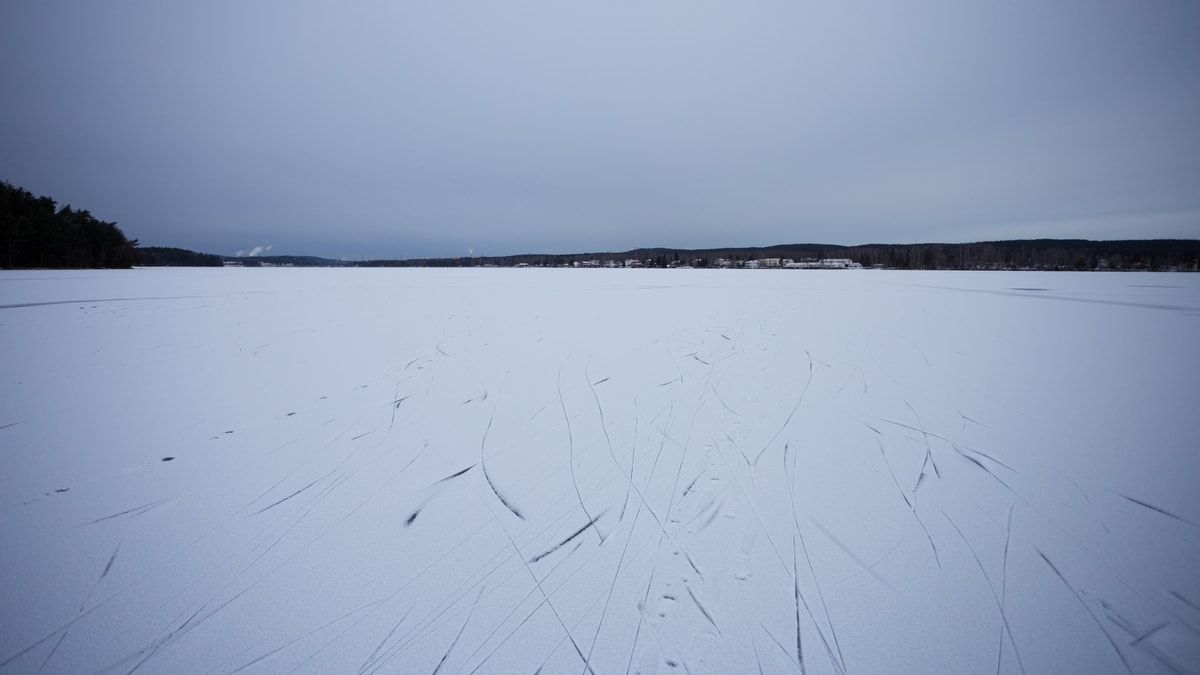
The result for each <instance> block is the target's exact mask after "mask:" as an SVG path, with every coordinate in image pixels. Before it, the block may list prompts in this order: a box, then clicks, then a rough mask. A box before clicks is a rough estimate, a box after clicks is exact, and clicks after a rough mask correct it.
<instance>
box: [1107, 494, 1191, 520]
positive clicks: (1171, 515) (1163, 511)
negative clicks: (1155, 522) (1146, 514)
mask: <svg viewBox="0 0 1200 675" xmlns="http://www.w3.org/2000/svg"><path fill="white" fill-rule="evenodd" d="M1113 494H1115V495H1117V496H1118V497H1120V498H1122V499H1126V500H1129V501H1131V502H1133V503H1134V504H1137V505H1138V506H1142V507H1145V508H1147V509H1150V510H1151V511H1155V512H1157V513H1161V514H1162V515H1164V516H1167V517H1168V518H1174V519H1175V520H1178V521H1179V522H1181V523H1187V524H1188V525H1191V526H1192V527H1200V526H1197V525H1196V523H1193V522H1192V521H1190V520H1188V519H1187V518H1184V517H1183V516H1178V515H1175V514H1174V513H1171V512H1170V511H1168V510H1166V509H1162V508H1159V507H1157V506H1155V505H1153V504H1148V503H1146V502H1144V501H1142V500H1140V499H1134V498H1133V497H1130V496H1129V495H1123V494H1121V493H1120V492H1114V493H1113Z"/></svg>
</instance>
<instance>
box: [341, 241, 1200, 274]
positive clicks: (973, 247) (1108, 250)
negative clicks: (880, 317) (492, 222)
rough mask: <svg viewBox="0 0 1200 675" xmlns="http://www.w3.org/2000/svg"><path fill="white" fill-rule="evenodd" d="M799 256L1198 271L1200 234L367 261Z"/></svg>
mask: <svg viewBox="0 0 1200 675" xmlns="http://www.w3.org/2000/svg"><path fill="white" fill-rule="evenodd" d="M769 258H780V259H791V260H795V261H804V260H821V259H825V258H844V259H848V260H852V261H854V262H857V263H859V264H861V265H862V266H863V267H883V268H888V269H924V270H930V269H952V270H978V269H1037V270H1189V271H1197V269H1198V261H1200V240H1195V239H1145V240H1120V241H1090V240H1087V239H1025V240H1013V241H984V242H976V243H970V244H867V245H862V246H838V245H829V244H780V245H777V246H767V247H762V248H716V249H674V248H642V249H634V250H632V251H624V252H615V253H614V252H606V253H573V254H560V255H542V254H527V255H513V256H501V257H471V258H419V259H410V260H369V261H366V262H360V263H357V264H358V266H360V267H362V266H367V267H478V266H484V265H495V266H500V267H515V266H517V265H529V266H533V267H561V266H564V265H566V266H572V265H575V264H576V263H578V264H581V265H582V264H585V263H591V262H593V261H594V262H597V263H599V264H601V265H604V264H606V263H614V264H617V265H624V264H625V262H626V261H630V260H636V261H638V263H639V264H640V266H642V267H674V266H679V265H690V266H692V267H718V266H728V267H740V266H742V265H744V264H745V263H746V262H747V261H750V260H763V259H769Z"/></svg>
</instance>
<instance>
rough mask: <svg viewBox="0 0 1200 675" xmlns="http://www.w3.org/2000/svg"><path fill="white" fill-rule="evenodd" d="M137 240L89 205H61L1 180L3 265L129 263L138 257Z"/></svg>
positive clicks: (123, 265) (126, 265)
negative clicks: (78, 207) (88, 208)
mask: <svg viewBox="0 0 1200 675" xmlns="http://www.w3.org/2000/svg"><path fill="white" fill-rule="evenodd" d="M136 245H137V241H136V240H134V241H130V240H128V239H126V238H125V234H124V233H123V232H121V230H120V229H118V228H117V225H116V223H107V222H104V221H103V220H98V219H97V218H95V217H94V216H93V215H92V214H91V213H89V212H88V211H86V210H83V211H77V210H75V209H72V208H71V207H70V206H64V207H62V208H61V209H60V208H58V205H57V204H55V202H54V200H53V199H51V198H49V197H34V196H33V194H32V193H30V192H29V191H28V190H23V189H21V188H18V187H15V186H13V185H11V184H9V183H8V182H5V181H0V266H2V267H5V268H9V269H13V268H30V267H55V268H82V267H115V268H129V267H132V266H133V265H134V264H135V262H136V256H135V254H134V247H135V246H136Z"/></svg>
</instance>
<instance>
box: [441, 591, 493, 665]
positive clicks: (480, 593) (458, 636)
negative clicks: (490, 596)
mask: <svg viewBox="0 0 1200 675" xmlns="http://www.w3.org/2000/svg"><path fill="white" fill-rule="evenodd" d="M482 596H483V586H480V587H479V593H477V594H476V595H475V602H474V603H473V604H472V605H471V611H469V612H467V618H466V619H465V620H464V621H463V624H462V626H461V627H460V628H459V629H458V635H455V636H454V641H453V642H451V643H450V646H449V647H447V648H446V653H445V654H442V660H441V661H438V664H437V667H436V668H434V669H433V675H437V672H438V671H439V670H441V669H442V666H443V665H445V663H446V658H447V657H449V656H450V652H452V651H454V645H456V644H458V639H459V638H461V637H462V634H463V631H464V630H466V629H467V624H468V623H470V622H471V615H472V614H474V613H475V607H476V606H477V605H479V598H481V597H482Z"/></svg>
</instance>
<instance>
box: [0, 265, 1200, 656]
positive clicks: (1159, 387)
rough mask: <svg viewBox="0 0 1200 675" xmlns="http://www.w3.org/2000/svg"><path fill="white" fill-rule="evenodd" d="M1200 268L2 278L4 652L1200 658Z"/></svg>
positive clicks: (155, 272)
mask: <svg viewBox="0 0 1200 675" xmlns="http://www.w3.org/2000/svg"><path fill="white" fill-rule="evenodd" d="M1198 336H1200V275H1189V274H1133V273H1129V274H1122V273H1108V274H1103V273H1090V274H1089V273H1083V274H1076V273H1021V272H1001V273H985V272H970V273H954V272H883V271H859V272H848V271H832V272H821V271H815V272H807V271H799V272H794V271H765V270H764V271H723V270H692V271H683V270H539V269H529V270H515V269H463V270H437V269H385V270H368V269H310V270H306V269H214V270H198V269H138V270H132V271H123V272H122V271H80V272H59V271H54V272H52V271H36V272H4V273H0V376H2V380H0V673H5V674H7V673H91V672H104V673H130V672H141V673H183V672H187V673H210V672H211V673H233V672H242V671H245V672H290V671H299V672H312V673H335V672H337V673H341V672H358V673H375V672H381V673H393V672H403V673H409V672H414V673H430V672H442V673H469V672H486V673H534V672H537V671H540V672H542V673H584V672H587V671H589V670H590V671H594V672H596V673H625V672H640V673H652V672H658V673H673V672H678V673H684V672H689V673H748V672H749V673H752V672H760V671H761V672H764V673H788V672H805V673H841V672H847V673H881V672H912V673H931V672H952V673H991V672H1001V673H1020V672H1027V673H1049V672H1055V673H1060V672H1077V673H1109V672H1114V673H1119V672H1126V671H1133V672H1138V673H1159V672H1161V673H1170V672H1184V673H1196V672H1200V486H1198V483H1200V390H1198V386H1200V381H1198V379H1197V377H1198V375H1200V347H1198V345H1200V337H1198Z"/></svg>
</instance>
